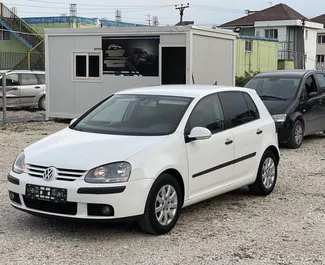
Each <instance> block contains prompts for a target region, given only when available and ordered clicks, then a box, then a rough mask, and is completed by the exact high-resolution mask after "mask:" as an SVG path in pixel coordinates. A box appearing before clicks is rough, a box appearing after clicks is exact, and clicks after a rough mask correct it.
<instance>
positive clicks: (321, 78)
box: [316, 74, 325, 93]
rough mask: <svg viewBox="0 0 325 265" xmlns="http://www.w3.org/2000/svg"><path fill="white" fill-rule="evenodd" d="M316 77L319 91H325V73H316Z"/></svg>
mask: <svg viewBox="0 0 325 265" xmlns="http://www.w3.org/2000/svg"><path fill="white" fill-rule="evenodd" d="M316 78H317V81H318V84H319V87H320V91H321V93H325V75H324V74H316Z"/></svg>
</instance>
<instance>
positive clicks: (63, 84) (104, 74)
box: [45, 26, 237, 119]
mask: <svg viewBox="0 0 325 265" xmlns="http://www.w3.org/2000/svg"><path fill="white" fill-rule="evenodd" d="M236 36H237V34H236V33H234V32H232V31H229V30H224V29H213V30H212V29H202V28H201V29H200V28H197V27H194V26H166V27H129V28H88V29H87V28H82V29H70V28H55V29H54V28H52V29H45V52H46V54H45V58H46V62H45V71H46V95H47V102H46V104H47V108H46V119H51V118H62V119H72V118H75V117H78V116H80V115H81V114H82V113H84V112H85V111H86V110H88V109H89V108H90V107H92V106H93V105H94V104H96V103H97V102H99V101H101V100H102V99H104V98H105V97H107V96H109V95H111V94H112V93H114V92H117V91H119V90H122V89H126V88H132V87H139V86H155V85H161V84H164V85H165V84H193V83H195V84H214V83H215V82H217V83H218V85H230V86H232V85H235V73H236V66H235V57H236V56H235V51H236Z"/></svg>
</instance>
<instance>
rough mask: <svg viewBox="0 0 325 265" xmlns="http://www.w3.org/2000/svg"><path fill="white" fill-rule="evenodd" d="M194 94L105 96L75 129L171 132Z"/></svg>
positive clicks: (120, 131) (145, 133)
mask: <svg viewBox="0 0 325 265" xmlns="http://www.w3.org/2000/svg"><path fill="white" fill-rule="evenodd" d="M191 101H192V98H187V97H174V96H160V95H136V94H134V95H125V94H123V95H122V94H117V95H113V96H112V97H110V98H108V99H107V100H105V101H104V102H103V103H101V104H100V105H99V106H97V107H96V108H95V109H94V110H92V111H91V112H90V113H88V114H87V115H86V116H85V117H84V118H82V119H81V120H80V121H79V122H78V123H77V124H74V125H73V126H70V128H71V129H74V130H79V131H85V132H92V133H104V134H118V135H149V136H151V135H167V134H171V133H173V132H174V131H175V130H176V128H177V126H178V124H179V123H180V121H181V119H182V117H183V115H184V113H185V111H186V109H187V107H188V106H189V104H190V103H191Z"/></svg>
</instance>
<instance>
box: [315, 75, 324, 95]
mask: <svg viewBox="0 0 325 265" xmlns="http://www.w3.org/2000/svg"><path fill="white" fill-rule="evenodd" d="M318 75H321V76H323V77H324V80H325V74H324V73H315V79H316V82H317V86H318V88H319V90H320V91H319V93H320V94H324V93H325V83H324V86H321V84H320V81H319V79H318Z"/></svg>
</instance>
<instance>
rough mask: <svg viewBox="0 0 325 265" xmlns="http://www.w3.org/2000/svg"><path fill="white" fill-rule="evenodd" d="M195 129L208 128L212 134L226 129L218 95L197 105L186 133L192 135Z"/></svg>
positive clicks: (207, 98) (204, 99)
mask: <svg viewBox="0 0 325 265" xmlns="http://www.w3.org/2000/svg"><path fill="white" fill-rule="evenodd" d="M194 127H204V128H207V129H209V130H210V131H211V133H212V134H214V133H217V132H220V131H222V130H224V129H225V121H224V117H223V111H222V107H221V104H220V101H219V97H218V95H210V96H207V97H205V98H203V99H202V100H201V101H199V102H198V103H197V105H196V106H195V108H194V109H193V111H192V113H191V115H190V117H189V120H188V123H187V126H186V131H185V133H186V134H188V133H190V131H191V130H192V129H193V128H194Z"/></svg>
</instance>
